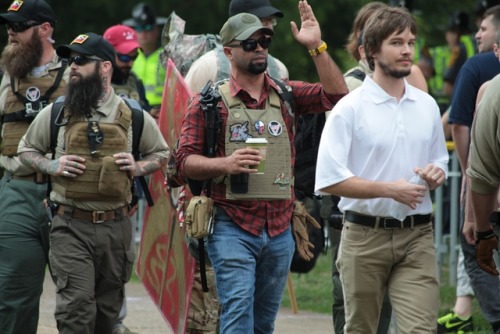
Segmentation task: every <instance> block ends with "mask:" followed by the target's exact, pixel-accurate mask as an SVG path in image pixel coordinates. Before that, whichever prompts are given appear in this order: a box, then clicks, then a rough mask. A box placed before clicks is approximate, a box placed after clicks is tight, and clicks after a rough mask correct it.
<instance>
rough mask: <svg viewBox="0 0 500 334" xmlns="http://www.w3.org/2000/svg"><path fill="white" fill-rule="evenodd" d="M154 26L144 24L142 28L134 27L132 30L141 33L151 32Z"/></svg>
mask: <svg viewBox="0 0 500 334" xmlns="http://www.w3.org/2000/svg"><path fill="white" fill-rule="evenodd" d="M153 28H154V26H153V25H152V24H146V25H144V26H135V27H134V30H135V31H137V32H142V31H152V30H153Z"/></svg>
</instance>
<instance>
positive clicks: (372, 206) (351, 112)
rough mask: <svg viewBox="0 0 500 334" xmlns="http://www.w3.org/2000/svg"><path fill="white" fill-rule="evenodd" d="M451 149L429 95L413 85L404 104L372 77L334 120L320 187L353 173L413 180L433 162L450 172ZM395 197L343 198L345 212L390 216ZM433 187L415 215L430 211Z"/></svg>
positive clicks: (322, 154)
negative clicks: (449, 150)
mask: <svg viewBox="0 0 500 334" xmlns="http://www.w3.org/2000/svg"><path fill="white" fill-rule="evenodd" d="M448 157H449V155H448V151H447V149H446V142H445V138H444V133H443V127H442V125H441V117H440V112H439V107H438V105H437V104H436V102H435V100H434V99H433V98H432V97H431V96H430V95H428V94H427V93H424V92H422V91H421V90H418V89H417V88H415V87H413V86H411V85H409V84H408V83H407V82H406V80H405V93H404V96H403V97H402V98H401V100H400V101H399V102H398V101H397V100H396V98H394V97H392V96H389V95H388V94H387V93H386V92H385V91H384V90H383V89H382V88H381V87H380V86H378V85H377V84H376V83H375V82H374V81H373V80H372V78H371V77H370V76H367V77H366V79H365V80H364V82H363V85H362V86H361V87H360V88H358V89H356V90H354V91H353V92H351V93H349V94H348V95H346V96H345V97H344V98H342V99H341V100H340V101H339V102H338V103H337V105H336V106H335V107H334V108H333V110H332V112H331V114H330V117H329V118H328V120H327V122H326V124H325V128H324V130H323V134H322V136H321V143H320V147H319V152H318V162H317V167H316V186H315V190H316V192H317V193H318V194H326V193H324V192H321V191H320V190H321V189H323V188H326V187H328V186H331V185H334V184H337V183H339V182H341V181H344V180H346V179H348V178H351V177H353V176H357V177H359V178H362V179H367V180H372V181H383V182H387V181H397V180H400V179H402V178H404V179H406V180H409V179H410V178H411V177H412V176H413V175H414V173H413V169H414V168H415V167H421V168H423V167H425V166H426V165H428V164H429V163H432V164H434V165H436V166H438V167H439V168H441V169H442V170H443V171H444V172H445V174H447V173H448ZM393 202H394V200H393V199H391V198H373V199H355V198H345V197H342V199H341V201H340V203H339V208H340V210H341V211H342V212H346V211H347V210H350V211H355V212H358V213H362V214H367V215H372V216H388V212H389V208H390V205H391V203H393ZM431 212H432V203H431V198H430V194H429V191H427V193H426V195H425V197H424V199H423V202H422V204H420V205H418V206H417V208H416V210H413V211H412V212H411V213H410V214H411V215H414V214H429V213H431Z"/></svg>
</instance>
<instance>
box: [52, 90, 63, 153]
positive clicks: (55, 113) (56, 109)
mask: <svg viewBox="0 0 500 334" xmlns="http://www.w3.org/2000/svg"><path fill="white" fill-rule="evenodd" d="M63 107H64V95H61V96H59V97H58V98H57V99H56V100H55V101H54V103H53V104H52V109H51V112H50V151H51V152H52V159H54V158H55V155H56V146H57V134H58V133H59V126H58V125H57V123H58V122H57V120H58V119H59V118H60V116H61V112H62V111H63V109H64V108H63Z"/></svg>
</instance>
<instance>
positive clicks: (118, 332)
mask: <svg viewBox="0 0 500 334" xmlns="http://www.w3.org/2000/svg"><path fill="white" fill-rule="evenodd" d="M113 334H137V333H136V332H132V331H131V330H130V329H128V328H127V327H126V326H124V325H120V326H118V327H116V328H115V329H114V330H113Z"/></svg>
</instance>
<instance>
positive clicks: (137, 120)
mask: <svg viewBox="0 0 500 334" xmlns="http://www.w3.org/2000/svg"><path fill="white" fill-rule="evenodd" d="M123 100H124V101H125V103H126V104H127V106H128V107H129V108H130V110H132V155H133V156H134V159H135V160H136V161H139V160H140V159H141V152H140V149H139V143H140V142H141V136H142V130H143V129H144V112H143V111H142V107H141V106H140V105H139V102H137V101H136V100H134V99H129V98H123ZM136 178H137V180H139V184H140V185H141V188H142V191H143V192H144V196H145V197H146V201H147V202H148V205H149V206H150V207H151V206H153V205H154V201H153V197H152V196H151V192H150V191H149V187H148V183H147V182H146V178H145V177H144V176H136Z"/></svg>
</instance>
